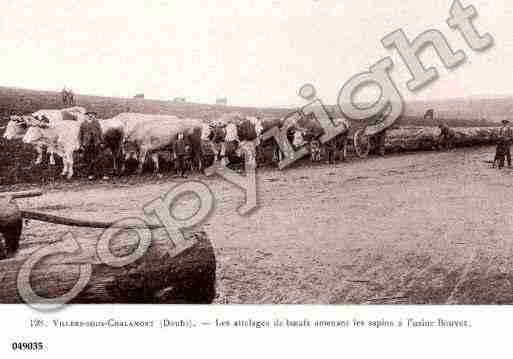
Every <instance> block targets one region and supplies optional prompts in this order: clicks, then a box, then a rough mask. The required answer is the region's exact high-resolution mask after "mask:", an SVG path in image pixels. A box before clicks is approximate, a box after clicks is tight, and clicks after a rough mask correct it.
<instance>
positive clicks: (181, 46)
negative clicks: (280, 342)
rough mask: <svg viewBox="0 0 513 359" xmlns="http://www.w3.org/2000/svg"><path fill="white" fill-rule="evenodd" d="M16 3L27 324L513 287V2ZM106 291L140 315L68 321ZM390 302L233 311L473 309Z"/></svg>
mask: <svg viewBox="0 0 513 359" xmlns="http://www.w3.org/2000/svg"><path fill="white" fill-rule="evenodd" d="M0 19H1V21H0V39H1V41H2V45H3V46H2V48H3V52H2V56H1V57H0V64H1V65H2V66H0V73H1V76H0V304H1V305H0V310H1V311H2V312H5V313H8V312H10V311H11V309H12V310H15V308H18V307H19V306H20V305H21V306H23V308H28V309H27V310H30V312H28V313H29V314H27V318H30V325H29V324H27V325H29V326H30V328H32V329H34V328H36V329H37V328H45V327H52V328H54V329H55V328H60V329H59V330H64V329H62V328H67V327H82V328H84V327H88V328H92V327H105V328H107V327H109V328H119V327H139V328H151V327H155V326H159V327H160V328H165V327H169V326H175V327H180V326H183V327H190V328H194V327H196V326H197V327H215V328H222V327H227V326H228V327H232V328H233V327H234V326H235V327H237V326H238V325H237V322H236V321H235V322H234V321H233V320H228V319H227V318H221V316H218V317H215V316H214V317H208V318H206V317H205V319H204V320H203V321H202V320H201V319H197V320H196V321H194V320H193V319H191V321H190V322H189V321H188V319H186V318H185V317H180V318H178V317H175V318H174V319H169V318H167V317H166V318H164V317H162V318H160V319H158V320H156V321H155V322H154V321H153V319H151V320H150V319H149V317H148V318H145V317H144V316H142V308H151V309H149V310H154V311H159V313H166V312H165V311H167V310H171V311H173V310H176V311H179V310H182V309H180V308H184V309H183V310H187V311H190V312H194V311H195V309H194V308H198V310H205V309H201V308H203V307H202V306H177V307H175V306H169V305H174V304H181V305H183V304H186V305H193V304H199V305H212V306H209V308H220V310H225V309H226V310H231V309H230V307H235V306H232V305H234V304H239V305H240V304H243V305H245V306H242V307H241V308H239V309H236V310H247V313H248V315H249V313H252V311H251V310H250V309H249V306H251V307H252V308H255V307H254V306H258V307H257V308H262V310H264V309H265V308H267V310H269V311H272V310H274V309H273V308H277V309H276V310H281V309H279V308H283V307H281V305H313V308H318V310H320V311H322V310H328V311H329V310H332V309H330V308H333V310H339V311H340V310H344V308H354V307H353V306H357V307H356V308H361V310H367V308H368V310H370V311H373V310H377V309H376V308H378V307H381V306H383V308H390V307H394V308H395V307H397V308H399V309H401V308H403V309H404V310H408V308H412V309H411V310H413V308H420V309H419V310H429V308H431V307H432V306H437V308H438V306H441V308H442V309H441V310H449V309H450V308H453V309H457V308H459V307H460V306H468V305H471V306H475V307H476V308H477V306H479V307H480V308H482V306H486V307H485V308H491V307H492V306H493V307H494V308H495V306H497V305H510V304H512V303H513V256H512V254H513V246H512V240H513V217H512V211H513V167H512V160H511V146H512V144H513V76H512V74H513V68H512V66H511V64H512V63H513V37H512V34H513V31H512V27H511V23H512V19H513V10H512V9H511V7H510V6H509V3H507V2H506V1H504V0H501V1H494V2H491V1H489V0H488V1H485V0H434V1H430V2H427V1H424V2H423V1H414V0H411V1H404V0H389V1H387V2H383V1H378V0H360V1H340V0H299V1H288V0H272V1H271V0H269V1H267V0H262V1H253V0H242V1H237V2H215V3H214V2H208V3H207V2H201V1H187V2H185V1H174V0H158V1H146V2H142V1H133V2H128V1H125V2H121V1H99V0H91V1H85V0H66V1H44V2H43V1H39V2H36V1H27V0H4V1H3V2H2V3H1V4H0ZM100 304H101V305H113V306H112V307H110V306H109V307H108V308H119V310H124V309H123V308H126V307H125V306H122V304H123V305H136V306H135V307H131V308H132V309H133V311H134V312H136V313H138V314H139V317H137V318H129V315H128V314H127V315H126V318H125V319H122V318H116V317H113V316H112V315H113V314H112V315H111V316H109V315H105V316H103V317H101V318H100V319H98V318H97V319H94V320H93V319H92V317H91V321H81V320H78V319H76V320H74V319H73V318H72V319H70V318H68V319H64V317H55V316H59V315H61V314H60V313H62V315H65V316H69V315H71V313H72V312H73V308H74V306H75V305H79V306H80V305H88V306H87V308H92V309H94V308H97V309H98V310H104V309H105V307H103V306H98V305H100ZM17 305H18V306H17ZM148 305H151V307H150V306H148ZM226 305H227V308H226V307H225V306H226ZM246 305H248V307H247V309H244V308H246ZM263 305H265V306H263ZM275 305H280V306H275ZM501 307H502V308H507V306H501ZM501 307H498V308H501ZM102 308H103V309H102ZM137 308H141V309H137ZM293 308H294V307H293ZM85 310H89V309H85ZM115 310H117V309H112V311H115ZM211 310H216V309H206V310H205V311H203V312H202V313H208V312H209V311H211ZM283 310H286V309H283ZM291 310H295V309H291ZM354 310H360V309H354ZM386 310H389V309H383V312H380V313H383V314H382V315H381V316H379V317H376V318H374V319H375V320H374V319H372V318H371V320H362V321H360V320H359V319H358V318H357V317H354V316H349V315H348V316H347V318H341V317H337V316H335V317H337V318H338V319H337V318H335V317H332V318H331V319H329V320H328V319H326V318H325V319H326V320H325V321H322V320H315V318H314V317H307V314H306V313H307V312H306V311H303V313H304V316H305V317H304V318H301V319H298V318H296V319H297V320H296V319H291V318H292V317H291V318H288V317H287V318H288V319H286V320H284V321H281V322H280V320H281V319H279V318H275V319H270V321H269V322H267V321H265V320H264V319H262V320H261V321H260V320H259V319H258V318H257V317H251V318H250V319H249V320H248V317H245V318H244V319H245V320H246V321H245V322H243V323H242V322H241V323H240V325H239V327H240V326H242V327H244V326H245V327H253V328H260V327H262V328H266V327H273V326H274V327H295V328H297V327H308V328H316V327H323V328H326V327H328V328H332V329H333V328H335V327H336V328H339V329H340V328H346V329H347V328H349V327H351V328H358V327H359V326H365V327H376V328H381V329H380V330H386V328H388V329H391V328H392V327H393V328H396V329H397V328H398V327H403V326H404V327H406V328H410V329H413V328H416V327H423V328H430V327H437V328H441V327H442V328H452V329H460V330H461V329H464V328H467V329H468V330H470V328H471V327H472V326H475V325H476V322H475V321H474V322H473V321H472V320H471V318H470V316H468V315H467V316H466V315H463V314H462V316H461V317H457V318H454V317H441V316H440V317H438V316H435V317H432V318H431V319H429V318H428V316H427V314H426V316H424V317H415V316H412V315H406V314H405V315H404V317H401V318H400V319H396V318H395V317H394V318H392V317H390V318H389V319H388V318H387V316H386V314H385V311H386ZM469 310H472V309H469ZM113 313H114V312H113ZM175 313H177V312H175ZM238 313H239V314H240V313H241V312H238ZM496 313H499V312H496ZM77 315H78V314H77ZM326 315H327V316H329V315H328V314H326ZM24 318H25V317H24ZM50 318H52V319H50ZM77 318H78V317H77ZM191 318H192V317H191ZM262 318H263V317H262ZM273 318H274V317H273ZM282 319H283V318H282ZM10 320H14V319H10ZM24 320H25V319H24ZM273 320H274V321H273ZM280 323H281V324H280ZM284 323H285V324H284ZM105 330H106V329H105ZM112 330H114V329H112ZM147 330H148V329H147ZM219 330H221V329H219ZM355 330H357V329H355ZM447 330H449V329H447ZM31 333H32V332H31ZM34 333H41V331H39V332H37V331H36V332H34ZM36 336H37V335H36ZM13 340H14V339H13ZM17 340H18V339H16V340H15V341H14V342H12V345H11V342H9V344H8V348H10V350H11V351H10V352H11V353H12V352H13V351H27V350H28V351H34V350H46V347H45V345H47V344H45V343H44V342H39V341H38V340H37V341H36V342H31V343H27V342H25V341H24V340H21V339H19V341H17ZM36 344H37V345H36ZM39 344H40V345H39Z"/></svg>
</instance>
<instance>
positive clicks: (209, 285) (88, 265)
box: [0, 198, 216, 304]
mask: <svg viewBox="0 0 513 359" xmlns="http://www.w3.org/2000/svg"><path fill="white" fill-rule="evenodd" d="M21 213H22V211H20V210H19V208H18V206H17V205H16V203H15V202H14V201H12V200H10V201H9V199H7V198H0V232H1V234H0V236H2V237H3V238H1V239H3V240H5V239H7V238H14V237H17V238H18V239H19V238H20V234H21V229H22V216H21ZM48 225H52V224H48ZM100 233H101V232H100ZM9 236H11V237H9ZM125 237H126V238H127V240H126V241H123V238H125ZM130 238H131V239H130ZM185 238H186V239H187V241H186V242H187V243H189V245H188V246H187V249H185V250H183V251H176V252H175V253H173V252H172V249H173V247H172V245H171V244H170V242H169V239H167V238H165V236H154V237H153V239H152V241H151V245H150V246H149V247H148V249H147V250H146V251H144V252H142V253H143V254H142V256H140V257H138V259H137V260H136V261H135V262H133V263H129V264H127V265H122V266H112V265H107V264H105V261H103V260H102V259H101V258H105V256H106V254H109V255H110V256H113V258H124V257H125V256H129V255H131V254H132V253H134V250H136V248H137V247H138V243H139V242H138V241H137V240H134V237H133V236H123V235H120V236H117V237H116V239H115V240H112V241H111V243H109V246H100V247H99V248H101V249H100V250H99V253H98V246H97V242H95V243H89V242H88V243H82V241H81V242H80V244H78V243H77V242H75V241H74V240H73V239H72V238H68V239H64V240H63V241H59V242H55V243H51V244H49V243H42V244H41V246H39V249H38V250H36V251H32V252H30V251H23V252H21V253H17V254H14V255H12V256H11V258H9V259H5V260H0V283H1V284H0V303H24V302H27V300H26V297H27V296H26V295H25V296H24V295H22V294H20V293H26V292H27V287H29V288H30V290H31V291H33V293H35V294H37V296H38V297H36V298H43V300H42V301H40V300H39V299H37V300H34V301H33V302H29V304H38V303H46V304H48V303H47V302H46V301H45V300H44V299H46V298H62V297H63V296H65V295H66V294H67V293H71V292H72V289H73V288H74V287H76V288H79V287H80V288H81V289H80V291H79V292H77V293H76V295H74V296H73V297H72V298H70V300H69V301H66V302H68V303H177V304H208V303H211V302H212V301H213V300H214V297H215V294H216V291H215V280H216V258H215V254H214V250H213V248H212V244H211V242H210V241H209V239H208V238H207V235H206V233H204V232H185ZM64 242H66V246H64ZM107 252H108V253H107ZM31 262H32V263H33V265H32V266H30V265H28V264H29V263H31ZM84 273H87V274H88V275H84ZM89 273H90V275H89ZM80 274H82V275H84V278H86V279H87V280H84V282H80V281H79V278H80ZM20 278H29V280H30V285H26V284H22V286H21V287H20V283H18V281H19V280H20ZM21 283H26V281H25V282H23V281H21ZM79 283H84V285H83V286H79ZM50 304H53V303H50Z"/></svg>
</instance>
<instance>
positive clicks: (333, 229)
mask: <svg viewBox="0 0 513 359" xmlns="http://www.w3.org/2000/svg"><path fill="white" fill-rule="evenodd" d="M492 152H493V149H492V148H474V149H458V150H455V151H451V152H444V153H435V152H423V153H412V154H402V155H391V156H387V157H385V158H370V159H367V160H364V161H351V162H348V163H342V164H338V165H335V166H328V165H319V166H310V167H300V168H293V169H289V170H286V171H283V172H280V171H278V170H275V169H263V170H260V171H259V172H258V174H257V176H258V180H257V186H258V201H259V208H258V209H257V210H256V211H255V212H253V213H252V214H251V215H250V216H247V217H241V216H239V215H238V214H237V212H236V209H237V208H238V207H239V206H240V205H241V204H242V203H243V201H244V195H243V193H242V191H241V190H239V189H237V188H236V187H234V186H233V185H231V184H230V183H228V182H225V181H223V180H222V179H221V178H219V177H217V178H206V177H204V176H201V177H195V178H194V179H199V180H202V181H204V182H205V183H206V184H207V185H208V186H209V187H210V188H211V190H212V192H213V193H214V195H215V197H216V208H215V211H214V213H213V214H212V216H211V217H210V218H209V219H208V220H207V221H206V222H205V223H204V224H203V229H204V230H206V231H207V233H208V235H209V237H210V238H211V239H212V241H213V243H214V246H215V247H216V254H217V259H218V273H217V277H218V285H217V288H218V296H217V298H216V303H266V304H271V303H319V304H324V303H333V304H342V303H369V304H392V303H401V304H405V303H411V304H413V303H415V304H422V303H430V304H445V303H448V304H453V303H460V304H471V303H482V304H485V303H513V282H512V281H513V260H512V252H513V251H512V242H513V236H512V234H513V220H512V218H513V217H512V213H513V171H511V170H507V169H506V170H502V171H498V170H497V169H492V168H491V164H490V163H487V162H486V161H487V160H490V159H491V158H492ZM147 181H148V182H149V183H147ZM144 182H146V183H144ZM179 182H183V180H176V179H171V178H163V179H159V180H156V179H149V178H143V179H141V178H139V179H135V178H128V179H122V180H118V181H117V182H116V183H112V182H105V183H94V184H90V183H85V182H80V181H77V182H73V183H72V184H68V185H55V186H49V187H48V188H47V190H48V193H47V194H45V195H44V196H43V197H40V198H33V199H23V200H20V201H19V202H20V204H21V205H22V206H23V207H24V208H27V209H36V208H39V209H40V210H44V211H47V212H49V213H53V214H60V215H68V216H76V217H86V218H89V219H93V220H94V219H100V220H101V219H105V218H108V219H109V220H112V219H115V218H121V217H123V216H140V215H142V206H143V205H144V204H146V203H148V202H149V201H151V200H152V199H154V198H156V197H158V196H161V195H162V194H165V193H166V192H167V191H169V189H171V188H172V187H173V186H174V185H175V184H176V183H179ZM63 199H65V201H63ZM176 208H177V211H178V212H177V214H180V215H183V216H187V215H191V214H192V213H193V212H194V210H195V208H196V202H195V200H194V199H193V198H192V197H191V198H188V197H184V198H182V200H181V201H180V203H179V204H178V205H177V207H176ZM69 229H70V228H66V227H62V226H54V225H48V224H42V223H37V222H30V223H29V224H28V226H27V227H26V230H25V233H24V238H23V240H22V246H21V251H33V250H36V249H37V248H39V247H40V246H41V245H44V244H45V243H49V242H53V241H56V240H58V239H59V236H60V235H62V234H63V233H65V231H66V230H69ZM71 230H72V231H73V233H74V234H75V236H76V237H77V238H80V240H84V241H93V240H95V237H96V236H97V235H98V234H100V231H91V230H85V229H75V228H73V229H71ZM157 232H158V230H157ZM156 235H162V233H161V234H158V233H157V234H156Z"/></svg>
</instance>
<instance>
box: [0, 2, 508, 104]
mask: <svg viewBox="0 0 513 359" xmlns="http://www.w3.org/2000/svg"><path fill="white" fill-rule="evenodd" d="M451 3H452V2H451V1H446V0H429V1H427V0H426V1H417V0H388V1H386V0H356V1H349V0H345V1H341V0H317V1H313V0H291V1H288V0H287V1H286V0H274V1H272V0H255V1H252V0H237V1H233V0H231V1H216V2H214V1H211V2H208V1H206V0H201V1H200V0H187V1H177V0H175V1H171V0H161V1H144V2H143V1H130V2H129V1H113V0H110V1H105V0H76V1H74V0H64V1H48V0H46V1H24V0H2V2H1V4H0V18H1V22H0V41H1V42H0V43H1V44H2V54H1V57H0V85H1V86H16V87H24V88H31V89H47V90H60V89H61V88H62V87H63V86H64V85H67V86H69V87H72V88H73V89H74V90H75V92H77V93H84V94H97V95H106V96H123V97H127V96H129V97H131V96H133V95H134V94H136V93H140V92H143V93H145V95H146V97H147V98H155V99H172V98H174V97H178V96H180V97H182V96H183V97H186V98H187V100H190V101H196V102H205V103H212V102H214V101H215V98H216V97H224V96H226V97H227V98H228V100H229V102H230V103H231V104H233V105H256V106H262V105H269V106H292V105H300V104H303V103H304V101H302V100H301V99H300V98H299V97H298V96H297V91H298V89H299V87H300V86H301V85H303V84H304V83H307V82H308V83H312V84H314V85H315V87H316V89H317V92H318V95H319V96H320V97H321V98H322V99H323V100H324V101H325V102H326V103H335V102H336V98H337V95H338V91H339V90H340V88H341V86H342V85H343V84H344V83H345V82H346V81H347V80H348V79H349V78H350V77H351V76H353V75H355V74H357V73H359V72H362V71H366V70H368V67H369V66H370V65H372V64H374V63H375V62H377V61H379V60H380V59H381V58H383V57H385V56H391V57H392V60H393V61H394V63H395V68H394V70H393V72H392V77H393V79H394V81H395V82H396V84H397V86H398V87H399V89H400V90H401V93H402V95H403V97H404V98H406V99H421V100H422V99H433V98H436V99H440V98H450V97H465V96H477V95H483V94H484V95H488V96H491V95H492V96H493V95H513V66H512V65H513V10H512V8H511V6H510V3H509V1H506V0H493V1H491V0H488V1H482V0H475V1H474V0H472V1H468V0H462V4H463V5H464V6H467V5H470V4H472V5H474V6H475V7H476V8H477V10H478V12H479V17H478V18H477V19H476V20H475V21H474V23H475V26H476V27H477V29H478V30H479V31H480V32H481V34H483V33H486V32H489V33H490V34H491V35H492V36H493V37H494V39H495V45H494V47H492V48H491V49H489V50H487V51H486V52H484V53H475V52H473V51H472V50H471V49H470V48H469V47H468V46H467V45H466V43H465V42H464V41H463V39H462V38H461V36H460V35H459V33H458V32H456V31H453V30H452V29H450V28H449V27H448V26H447V24H446V22H445V21H446V19H447V18H448V17H449V9H450V6H451ZM398 28H402V29H403V30H404V31H405V32H406V34H407V36H408V37H410V39H413V38H414V37H415V36H417V35H418V34H420V33H421V32H423V31H425V30H427V29H430V28H436V29H438V30H440V31H442V32H443V33H444V34H445V35H446V37H447V39H448V40H449V41H450V44H451V46H452V47H453V49H454V50H457V49H461V50H463V51H464V52H465V53H466V55H467V58H468V60H467V62H466V63H465V64H464V65H462V66H460V67H458V68H456V69H455V70H453V71H451V72H448V71H447V70H445V69H444V68H443V66H442V65H441V63H440V61H439V60H437V59H436V58H435V56H434V53H433V52H432V50H428V51H426V52H425V53H424V55H423V59H425V60H426V63H427V64H429V63H430V64H435V65H436V66H437V67H438V69H439V73H440V78H439V79H438V80H436V82H434V83H432V84H431V85H429V86H428V87H426V88H424V89H423V90H422V91H420V92H417V93H415V94H414V93H411V92H410V91H408V90H407V89H406V87H405V82H406V81H407V80H408V79H409V75H408V72H407V69H406V67H405V65H404V64H403V62H402V61H401V59H400V57H399V55H398V54H397V53H396V52H394V51H391V50H387V49H385V48H384V47H383V46H382V45H381V42H380V40H381V38H382V37H384V36H385V35H387V34H388V33H390V32H392V31H394V30H396V29H398ZM372 95H375V92H374V91H371V90H369V91H365V92H363V93H362V96H361V97H362V98H370V97H371V96H372Z"/></svg>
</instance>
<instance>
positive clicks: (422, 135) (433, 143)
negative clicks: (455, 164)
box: [385, 127, 499, 152]
mask: <svg viewBox="0 0 513 359" xmlns="http://www.w3.org/2000/svg"><path fill="white" fill-rule="evenodd" d="M451 130H452V132H453V135H454V138H453V143H454V145H455V146H457V147H464V146H477V145H491V144H494V143H495V141H496V139H497V136H498V131H499V127H453V128H451ZM439 138H440V129H439V128H438V127H400V128H394V129H389V130H387V132H386V137H385V148H386V151H387V152H398V151H413V150H430V149H435V148H437V147H438V143H439Z"/></svg>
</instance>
